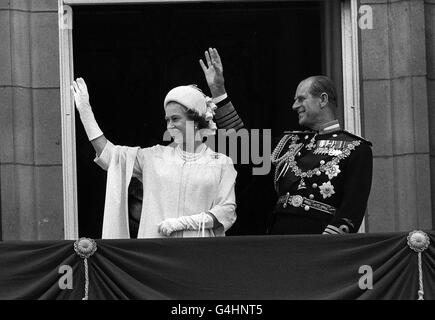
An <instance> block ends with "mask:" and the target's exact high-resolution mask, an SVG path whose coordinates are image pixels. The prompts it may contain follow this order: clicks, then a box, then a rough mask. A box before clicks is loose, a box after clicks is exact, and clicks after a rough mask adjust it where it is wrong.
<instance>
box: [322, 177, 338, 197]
mask: <svg viewBox="0 0 435 320" xmlns="http://www.w3.org/2000/svg"><path fill="white" fill-rule="evenodd" d="M319 189H320V194H321V195H322V196H323V199H326V198H329V197H331V196H332V195H333V194H334V193H335V191H334V186H333V185H332V184H331V181H328V182H324V183H323V184H322V185H321V186H319Z"/></svg>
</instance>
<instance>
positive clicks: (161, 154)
mask: <svg viewBox="0 0 435 320" xmlns="http://www.w3.org/2000/svg"><path fill="white" fill-rule="evenodd" d="M72 90H73V92H74V100H75V104H76V108H77V110H78V112H79V114H80V119H81V121H82V123H83V126H84V128H85V131H86V134H87V136H88V138H89V141H90V142H91V144H92V146H93V147H94V149H95V151H96V153H97V157H96V159H95V160H94V161H95V162H96V163H97V164H98V165H99V166H100V167H101V168H103V169H104V170H107V187H106V202H105V207H104V219H103V235H102V237H103V238H104V239H108V238H109V239H116V238H129V237H130V234H129V228H128V195H127V191H128V185H129V182H130V179H131V178H132V177H136V178H138V179H139V180H140V181H142V182H143V205H142V212H141V218H140V224H139V231H138V238H160V237H197V236H203V237H204V236H208V237H214V236H224V235H225V232H226V231H227V230H228V229H229V228H230V227H231V226H232V225H233V223H234V222H235V220H236V213H235V209H236V202H235V193H234V186H235V180H236V176H237V172H236V171H235V169H234V166H233V163H232V161H231V159H230V158H229V157H227V156H225V155H223V154H221V153H216V152H214V151H213V150H211V149H210V148H209V147H207V145H206V144H204V143H203V138H204V137H206V136H208V135H213V134H215V130H216V126H215V123H214V122H213V121H212V118H213V114H214V112H213V110H214V108H215V105H214V104H213V103H211V99H210V98H208V97H206V96H205V95H204V94H203V93H202V92H201V91H199V90H198V89H197V88H196V87H194V86H180V87H176V88H174V89H172V90H170V91H169V92H168V94H167V95H166V97H165V100H164V104H163V106H164V110H165V119H166V122H167V129H168V131H169V133H170V135H171V136H172V137H173V138H174V143H172V144H171V145H169V146H163V145H155V146H153V147H150V148H139V147H125V146H117V145H114V144H112V143H111V142H110V141H108V140H107V139H106V137H105V136H104V135H103V132H102V131H101V129H100V128H99V126H98V124H97V122H96V120H95V117H94V114H93V112H92V108H91V105H90V103H89V94H88V90H87V87H86V84H85V81H84V80H83V79H82V78H78V79H77V80H76V81H74V82H73V85H72Z"/></svg>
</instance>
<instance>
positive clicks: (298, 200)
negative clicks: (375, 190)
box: [200, 48, 373, 234]
mask: <svg viewBox="0 0 435 320" xmlns="http://www.w3.org/2000/svg"><path fill="white" fill-rule="evenodd" d="M205 57H206V63H207V64H205V63H204V62H203V61H202V60H200V64H201V67H202V69H203V71H204V74H205V76H206V79H207V83H208V85H209V88H210V91H211V93H212V96H213V99H214V102H215V103H216V105H217V106H218V109H217V110H216V115H215V119H216V122H217V124H218V126H219V127H220V128H225V129H235V130H238V129H240V128H242V127H243V122H242V120H241V119H240V118H239V116H238V114H237V112H236V110H235V109H234V107H233V105H232V103H231V101H230V99H229V97H228V95H227V93H226V90H225V86H224V78H223V67H222V62H221V60H220V57H219V54H218V52H217V50H216V49H211V48H210V49H209V50H208V51H207V52H206V53H205ZM336 97H337V96H336V91H335V88H334V84H333V82H332V81H331V80H330V79H329V78H328V77H325V76H314V77H309V78H307V79H305V80H303V81H302V82H301V83H300V84H299V86H298V88H297V90H296V94H295V97H294V103H293V106H292V109H293V110H294V111H296V112H297V113H298V117H299V124H300V125H302V126H304V127H307V128H308V129H309V130H308V131H289V132H285V133H284V135H283V136H282V137H281V139H280V140H279V142H278V144H277V146H276V147H275V149H274V151H273V153H272V156H271V161H272V163H273V165H274V185H275V190H276V192H277V195H278V201H277V203H276V205H275V209H274V212H273V215H272V219H271V222H270V224H269V226H268V233H270V234H322V233H323V234H344V233H355V232H357V231H358V229H359V227H360V225H361V223H362V220H363V217H364V213H365V210H366V208H367V200H368V197H369V193H370V188H371V181H372V165H373V155H372V151H371V143H370V142H368V141H367V140H365V139H363V138H361V137H358V136H356V135H353V134H351V133H349V132H347V131H345V130H342V129H341V128H340V125H339V123H338V120H337V119H336V116H335V111H336V108H337V99H336Z"/></svg>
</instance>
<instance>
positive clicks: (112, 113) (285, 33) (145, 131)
mask: <svg viewBox="0 0 435 320" xmlns="http://www.w3.org/2000/svg"><path fill="white" fill-rule="evenodd" d="M73 9H74V26H73V36H74V39H73V42H74V73H75V77H83V78H85V80H86V81H87V84H88V88H89V90H90V97H91V105H92V107H93V110H94V113H95V116H96V119H97V120H98V122H99V124H100V127H101V128H102V130H103V132H104V133H105V135H106V137H107V138H108V139H110V140H111V141H112V142H113V143H115V144H123V145H130V146H136V145H138V146H141V147H149V146H152V145H154V144H156V143H159V142H161V138H162V136H163V132H164V130H165V128H166V126H165V122H164V111H163V99H164V96H165V94H166V93H167V92H168V90H169V89H171V88H172V87H174V86H178V85H184V84H191V83H194V84H197V85H198V86H199V87H200V88H202V89H203V90H204V92H206V93H207V94H209V92H208V88H207V84H206V82H205V80H204V76H203V74H202V70H201V68H200V66H199V63H198V60H199V59H200V58H203V56H204V50H206V49H207V48H209V47H210V46H213V47H216V48H218V50H219V52H220V54H221V56H222V59H223V63H224V73H225V80H226V87H227V90H228V93H229V94H230V96H231V99H232V101H233V103H234V105H235V106H236V108H237V110H238V111H239V113H240V115H241V117H242V118H243V120H244V122H245V124H246V125H247V126H248V127H249V128H270V129H272V132H273V133H274V134H275V135H279V134H280V133H281V132H282V131H284V130H298V129H300V128H299V127H298V123H297V116H296V114H294V113H293V112H292V110H291V105H292V102H293V98H294V93H295V90H296V86H297V85H298V83H299V81H301V80H302V79H304V78H306V77H308V76H310V75H313V74H320V73H322V71H324V62H322V61H323V60H322V59H323V58H322V41H326V40H325V39H327V38H326V37H324V36H322V31H321V30H323V28H322V25H323V18H322V17H323V13H322V12H323V11H322V10H323V7H322V1H308V2H307V1H300V2H293V1H291V2H273V1H267V2H252V3H249V2H243V3H237V2H234V3H195V4H186V3H184V4H160V5H156V4H148V5H131V6H78V7H74V8H73ZM76 132H77V168H78V177H77V179H78V206H79V233H80V236H87V237H92V238H100V237H101V225H102V214H103V207H104V192H105V177H106V173H105V172H104V171H102V170H101V169H100V168H99V167H97V166H96V165H95V164H94V163H93V161H92V160H93V158H94V155H95V154H94V151H93V149H92V147H91V145H90V143H89V142H88V140H87V138H86V135H85V133H84V130H83V128H82V125H81V123H80V122H79V121H77V130H76ZM236 170H237V171H238V173H239V175H238V178H237V183H236V198H237V204H238V209H237V214H238V220H237V222H236V224H235V225H234V226H233V228H231V229H230V230H229V234H230V235H257V234H263V233H264V230H265V226H266V218H267V213H268V212H270V211H271V209H272V207H273V205H274V203H273V197H272V195H270V193H268V192H267V190H269V189H267V188H268V187H266V186H267V183H268V181H266V180H267V179H266V177H258V179H255V186H254V185H253V183H252V168H251V166H249V165H236ZM259 180H260V182H259ZM263 180H265V181H264V183H263ZM269 183H272V181H269ZM253 199H255V201H253Z"/></svg>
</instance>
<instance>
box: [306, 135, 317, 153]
mask: <svg viewBox="0 0 435 320" xmlns="http://www.w3.org/2000/svg"><path fill="white" fill-rule="evenodd" d="M316 136H317V133H316V134H315V135H314V136H313V137H312V138H311V141H310V143H309V144H307V145H306V147H305V148H307V150H313V148H314V147H315V146H316Z"/></svg>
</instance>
